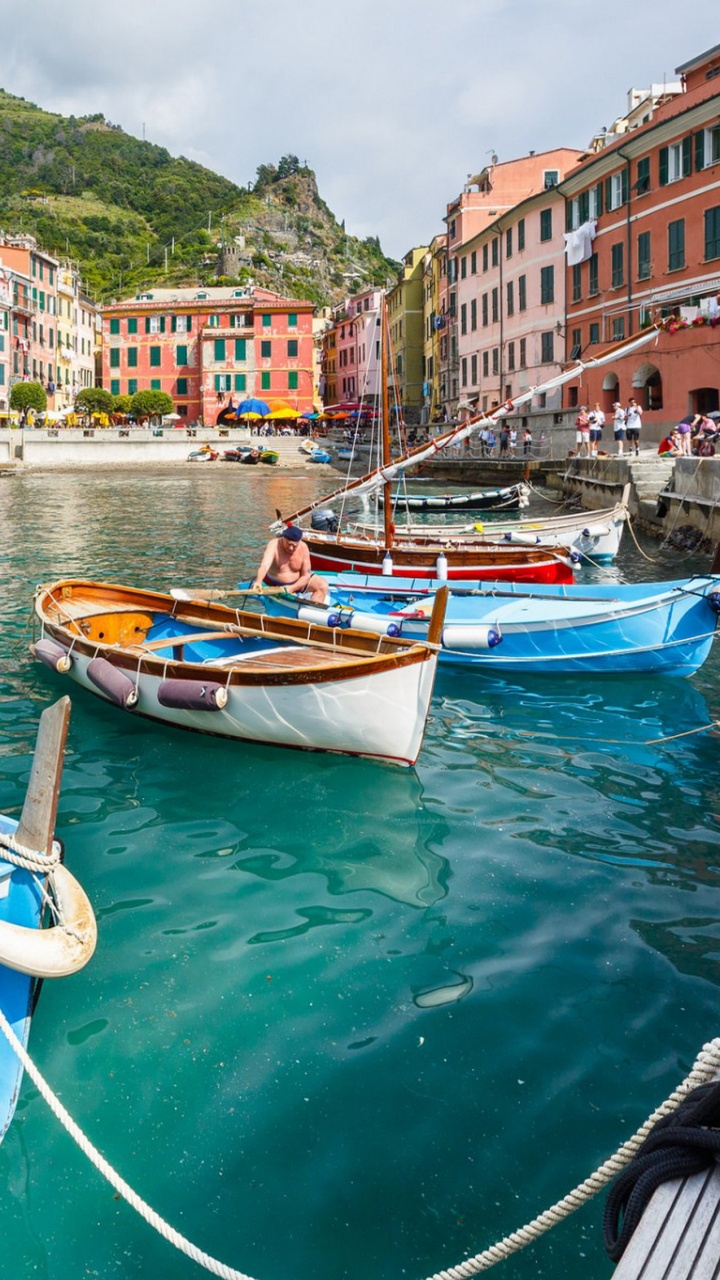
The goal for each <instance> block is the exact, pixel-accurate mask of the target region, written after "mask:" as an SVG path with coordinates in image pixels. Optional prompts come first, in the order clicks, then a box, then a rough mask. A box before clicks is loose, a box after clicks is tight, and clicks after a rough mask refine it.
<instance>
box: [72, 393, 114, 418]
mask: <svg viewBox="0 0 720 1280" xmlns="http://www.w3.org/2000/svg"><path fill="white" fill-rule="evenodd" d="M113 399H114V397H113V396H111V394H110V392H109V391H105V390H104V388H103V387H83V389H82V391H78V393H77V396H76V397H75V408H76V409H77V410H78V411H79V412H80V413H112V411H113Z"/></svg>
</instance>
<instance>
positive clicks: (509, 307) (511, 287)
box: [505, 280, 515, 316]
mask: <svg viewBox="0 0 720 1280" xmlns="http://www.w3.org/2000/svg"><path fill="white" fill-rule="evenodd" d="M506 299H507V303H506V307H505V310H506V312H507V314H508V315H509V316H512V315H514V314H515V282H514V280H508V282H507V287H506Z"/></svg>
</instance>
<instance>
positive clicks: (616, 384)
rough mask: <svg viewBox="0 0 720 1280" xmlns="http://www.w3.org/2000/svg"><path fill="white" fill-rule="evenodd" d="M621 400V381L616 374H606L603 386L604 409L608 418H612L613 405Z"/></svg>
mask: <svg viewBox="0 0 720 1280" xmlns="http://www.w3.org/2000/svg"><path fill="white" fill-rule="evenodd" d="M619 399H620V380H619V378H618V376H617V374H616V373H606V374H605V377H604V378H603V384H602V409H603V413H604V414H605V417H606V418H609V417H611V415H612V412H613V405H614V404H615V402H616V401H617V400H619Z"/></svg>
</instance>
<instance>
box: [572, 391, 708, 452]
mask: <svg viewBox="0 0 720 1280" xmlns="http://www.w3.org/2000/svg"><path fill="white" fill-rule="evenodd" d="M642 415H643V410H642V405H640V404H638V402H637V400H635V399H634V397H632V396H631V397H630V399H629V400H628V402H627V404H626V405H623V404H621V403H620V401H619V400H616V401H615V403H614V404H613V416H612V421H611V425H612V430H613V437H614V443H615V452H616V454H617V456H618V457H619V458H621V457H623V456H624V455H625V454H626V453H627V455H628V456H637V455H638V454H639V452H640V432H641V429H642ZM606 425H608V424H606V417H605V413H604V412H603V410H602V408H601V407H600V405H599V404H597V403H596V404H595V405H594V406H593V408H591V409H588V407H587V405H581V406H580V410H579V412H578V415H577V417H576V419H575V443H576V449H577V456H578V457H588V458H596V457H597V456H598V453H600V452H603V451H602V449H601V444H602V438H603V428H604V427H605V426H606ZM718 437H720V423H718V422H717V421H715V420H714V418H712V417H709V416H707V415H706V414H703V413H688V414H686V416H685V417H684V418H682V419H681V421H680V422H679V423H678V424H677V426H676V427H674V428H673V430H672V431H669V432H668V433H667V435H665V436H664V437H663V439H662V440H661V441H660V445H659V447H658V453H659V454H660V455H662V456H664V457H693V456H695V457H700V458H712V457H714V456H715V452H716V449H717V448H718V447H719V445H718Z"/></svg>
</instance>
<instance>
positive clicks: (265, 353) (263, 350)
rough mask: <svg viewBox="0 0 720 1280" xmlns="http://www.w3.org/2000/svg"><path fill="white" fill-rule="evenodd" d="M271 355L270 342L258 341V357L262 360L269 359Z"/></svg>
mask: <svg viewBox="0 0 720 1280" xmlns="http://www.w3.org/2000/svg"><path fill="white" fill-rule="evenodd" d="M271 355H272V342H261V343H260V357H261V359H262V360H269V359H270V357H271Z"/></svg>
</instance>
